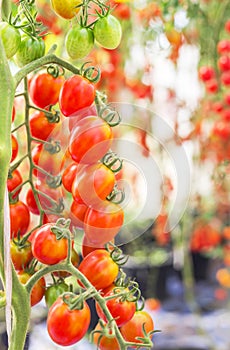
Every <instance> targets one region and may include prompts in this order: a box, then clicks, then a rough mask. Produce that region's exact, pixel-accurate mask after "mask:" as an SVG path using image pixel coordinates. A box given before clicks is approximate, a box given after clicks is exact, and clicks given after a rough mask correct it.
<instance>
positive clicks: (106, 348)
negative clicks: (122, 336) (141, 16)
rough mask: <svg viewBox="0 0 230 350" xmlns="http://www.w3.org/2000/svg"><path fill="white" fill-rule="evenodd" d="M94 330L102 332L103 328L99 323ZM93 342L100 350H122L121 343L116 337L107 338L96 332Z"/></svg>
mask: <svg viewBox="0 0 230 350" xmlns="http://www.w3.org/2000/svg"><path fill="white" fill-rule="evenodd" d="M94 330H95V331H101V330H102V327H101V325H100V323H99V322H98V323H97V325H96V327H95V328H94ZM93 342H94V344H95V345H96V346H97V347H98V349H100V350H120V346H119V343H118V341H117V339H116V337H115V336H114V337H107V336H105V335H103V336H101V334H100V333H96V332H95V333H94V335H93Z"/></svg>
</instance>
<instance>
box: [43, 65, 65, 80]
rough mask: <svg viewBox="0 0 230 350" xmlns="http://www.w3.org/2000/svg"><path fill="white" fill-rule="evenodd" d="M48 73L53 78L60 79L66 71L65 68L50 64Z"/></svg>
mask: <svg viewBox="0 0 230 350" xmlns="http://www.w3.org/2000/svg"><path fill="white" fill-rule="evenodd" d="M47 73H48V74H50V75H52V77H53V78H58V77H60V76H61V75H64V73H65V70H64V68H63V67H60V66H58V65H54V64H50V65H49V66H48V67H47Z"/></svg>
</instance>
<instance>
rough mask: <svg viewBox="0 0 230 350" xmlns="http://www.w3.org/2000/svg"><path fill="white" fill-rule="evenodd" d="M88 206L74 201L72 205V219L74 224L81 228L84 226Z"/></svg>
mask: <svg viewBox="0 0 230 350" xmlns="http://www.w3.org/2000/svg"><path fill="white" fill-rule="evenodd" d="M87 209H88V206H87V205H86V204H84V203H79V202H77V201H73V202H72V204H71V207H70V218H71V220H72V225H73V226H75V227H78V228H80V229H82V228H83V226H84V219H85V213H86V211H87Z"/></svg>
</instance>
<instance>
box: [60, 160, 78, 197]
mask: <svg viewBox="0 0 230 350" xmlns="http://www.w3.org/2000/svg"><path fill="white" fill-rule="evenodd" d="M78 169H79V165H78V163H75V162H71V163H70V164H69V165H68V166H67V167H66V168H65V170H64V171H63V174H62V185H63V186H64V188H65V189H66V191H68V192H71V189H72V183H73V180H74V178H75V177H76V175H77V172H78Z"/></svg>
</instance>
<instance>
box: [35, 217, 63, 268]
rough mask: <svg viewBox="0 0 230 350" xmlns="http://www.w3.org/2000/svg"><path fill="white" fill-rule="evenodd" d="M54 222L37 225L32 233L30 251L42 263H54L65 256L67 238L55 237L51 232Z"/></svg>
mask: <svg viewBox="0 0 230 350" xmlns="http://www.w3.org/2000/svg"><path fill="white" fill-rule="evenodd" d="M54 225H55V224H54V223H48V224H45V225H42V226H41V227H39V228H38V229H37V230H36V231H35V232H34V234H33V239H32V253H33V256H34V257H35V258H36V259H37V260H38V261H40V262H41V263H42V264H47V265H54V264H57V263H59V262H60V261H62V260H64V259H66V258H67V254H68V240H67V238H61V239H57V236H56V235H55V233H53V232H52V227H53V226H54Z"/></svg>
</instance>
